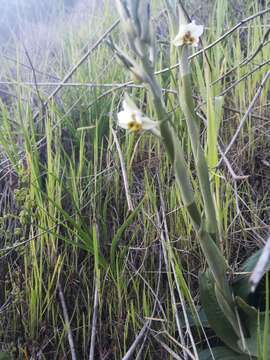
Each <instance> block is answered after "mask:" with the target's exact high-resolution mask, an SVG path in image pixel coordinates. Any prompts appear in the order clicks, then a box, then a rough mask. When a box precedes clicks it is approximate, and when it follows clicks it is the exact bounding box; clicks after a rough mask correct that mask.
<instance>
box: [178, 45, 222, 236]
mask: <svg viewBox="0 0 270 360" xmlns="http://www.w3.org/2000/svg"><path fill="white" fill-rule="evenodd" d="M188 55H189V49H188V46H186V45H184V46H183V48H182V51H181V54H180V75H181V79H180V80H181V81H180V82H179V84H180V86H179V87H180V88H179V99H180V104H181V108H182V110H183V113H184V115H185V118H186V123H187V127H188V133H189V138H190V142H191V147H192V152H193V156H194V160H195V166H196V170H197V174H198V179H199V184H200V189H201V193H202V197H203V203H204V209H205V216H206V230H207V231H208V232H209V233H210V234H212V236H213V238H218V224H217V218H216V210H215V206H214V201H213V197H212V193H211V186H210V180H209V172H208V166H207V162H206V159H205V156H204V151H203V149H202V146H201V144H200V125H199V121H198V118H197V116H196V114H195V111H194V102H193V98H192V86H191V79H190V67H189V61H188Z"/></svg>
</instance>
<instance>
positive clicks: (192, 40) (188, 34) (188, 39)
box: [183, 31, 195, 44]
mask: <svg viewBox="0 0 270 360" xmlns="http://www.w3.org/2000/svg"><path fill="white" fill-rule="evenodd" d="M183 43H184V44H194V43H195V38H194V37H193V36H192V35H191V32H190V31H187V32H186V33H185V35H184V36H183Z"/></svg>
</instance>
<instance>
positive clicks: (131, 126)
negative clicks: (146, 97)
mask: <svg viewBox="0 0 270 360" xmlns="http://www.w3.org/2000/svg"><path fill="white" fill-rule="evenodd" d="M128 129H129V130H130V131H140V130H142V124H140V123H138V122H137V121H134V120H133V121H130V122H129V123H128Z"/></svg>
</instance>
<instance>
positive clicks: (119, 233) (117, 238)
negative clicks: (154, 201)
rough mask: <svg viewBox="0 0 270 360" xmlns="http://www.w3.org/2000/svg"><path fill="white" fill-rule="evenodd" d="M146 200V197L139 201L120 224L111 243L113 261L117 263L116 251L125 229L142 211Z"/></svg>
mask: <svg viewBox="0 0 270 360" xmlns="http://www.w3.org/2000/svg"><path fill="white" fill-rule="evenodd" d="M143 202H144V198H143V199H142V201H141V202H140V203H139V205H138V206H137V207H136V208H135V209H134V211H133V212H132V213H131V214H130V215H129V216H128V218H127V219H126V220H125V221H124V223H123V224H122V225H121V226H120V228H119V229H118V230H117V232H116V234H115V235H114V237H113V239H112V244H111V263H112V264H114V263H115V253H116V247H117V245H118V243H119V241H120V239H121V237H122V235H123V233H124V231H125V230H126V229H127V228H128V227H129V226H130V225H131V223H132V221H133V220H134V218H135V216H137V214H138V212H139V211H140V209H141V207H142V205H143Z"/></svg>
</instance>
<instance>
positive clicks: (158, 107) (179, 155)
mask: <svg viewBox="0 0 270 360" xmlns="http://www.w3.org/2000/svg"><path fill="white" fill-rule="evenodd" d="M142 67H143V69H144V71H145V73H146V74H147V75H148V76H147V80H146V81H145V83H146V85H147V86H148V88H149V90H150V92H151V94H152V97H153V103H154V108H155V111H156V114H157V119H158V121H159V124H160V125H159V127H160V132H161V137H162V141H163V144H164V146H165V149H166V152H167V154H168V156H169V159H170V161H171V163H172V165H173V168H174V172H175V177H176V181H177V183H178V185H179V188H180V192H181V197H182V200H183V203H184V205H185V207H186V209H187V211H188V213H189V215H190V217H191V220H192V223H193V226H194V228H195V229H196V230H199V228H200V226H201V215H200V212H199V210H198V207H197V205H196V203H195V198H194V191H193V188H192V185H191V182H190V178H189V174H188V171H187V165H186V161H185V157H184V152H183V149H182V145H181V143H180V141H179V138H178V137H177V136H176V135H175V133H174V132H173V128H172V126H171V125H170V123H169V121H168V115H167V112H166V109H165V105H164V100H163V95H162V91H161V87H160V86H159V84H158V83H157V81H156V79H155V77H154V72H153V69H152V67H151V65H150V64H149V61H148V60H147V58H143V59H142Z"/></svg>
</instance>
